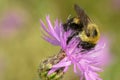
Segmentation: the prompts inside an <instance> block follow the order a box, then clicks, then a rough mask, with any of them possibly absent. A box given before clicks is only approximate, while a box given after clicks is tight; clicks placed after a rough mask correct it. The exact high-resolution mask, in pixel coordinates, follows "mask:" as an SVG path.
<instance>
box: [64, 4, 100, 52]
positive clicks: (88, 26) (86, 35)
mask: <svg viewBox="0 0 120 80" xmlns="http://www.w3.org/2000/svg"><path fill="white" fill-rule="evenodd" d="M74 9H75V11H76V13H77V17H73V18H70V19H68V20H67V22H66V23H64V24H63V28H64V31H68V30H73V33H72V34H71V35H70V36H69V37H68V39H67V42H66V43H67V44H68V43H69V41H70V40H71V39H72V38H73V37H76V36H78V37H79V38H80V40H81V41H80V43H79V44H78V47H82V48H83V49H84V50H90V49H92V48H94V47H95V45H96V44H97V42H98V40H99V37H100V32H99V29H98V26H97V25H96V24H94V23H93V22H92V21H91V20H90V18H89V17H88V16H87V14H86V13H85V11H84V10H83V9H82V8H80V7H79V6H78V5H76V4H75V5H74Z"/></svg>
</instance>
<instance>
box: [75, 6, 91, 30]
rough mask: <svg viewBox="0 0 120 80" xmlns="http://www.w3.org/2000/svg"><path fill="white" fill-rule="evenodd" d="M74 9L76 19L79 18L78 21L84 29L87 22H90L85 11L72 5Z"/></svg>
mask: <svg viewBox="0 0 120 80" xmlns="http://www.w3.org/2000/svg"><path fill="white" fill-rule="evenodd" d="M74 9H75V11H76V13H77V15H78V17H80V21H81V22H82V23H83V26H84V28H86V27H87V25H88V23H89V21H91V20H90V18H89V17H88V16H87V14H86V13H85V11H84V10H83V9H82V8H81V7H79V6H78V5H77V4H75V5H74Z"/></svg>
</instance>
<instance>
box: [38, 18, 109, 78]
mask: <svg viewBox="0 0 120 80" xmlns="http://www.w3.org/2000/svg"><path fill="white" fill-rule="evenodd" d="M46 21H47V24H48V28H47V27H46V26H45V24H44V23H43V22H42V20H40V22H41V25H42V28H43V29H44V31H45V32H46V33H47V35H45V34H44V37H43V38H44V39H45V40H46V41H48V42H49V43H51V44H53V45H56V46H60V47H61V50H62V52H64V53H65V56H64V57H62V59H61V60H59V61H58V62H57V63H56V64H54V65H52V67H51V69H49V71H48V75H50V74H52V73H54V72H55V71H57V70H60V69H61V68H63V70H62V71H63V72H66V71H67V69H68V67H69V66H70V65H74V72H75V73H76V74H77V75H79V76H80V80H84V79H85V80H102V79H101V78H100V77H99V75H98V72H101V71H103V69H102V67H103V65H104V64H105V62H107V59H108V50H106V49H105V43H106V42H105V41H104V39H101V40H100V41H99V42H98V44H97V45H96V47H95V48H94V49H91V50H89V51H85V52H81V50H82V49H81V48H78V47H77V45H78V44H79V42H80V39H79V37H74V38H72V40H71V41H70V42H69V44H66V41H67V38H68V36H70V34H71V33H72V31H70V30H69V31H67V32H64V30H63V26H62V24H61V23H58V20H56V21H55V25H54V26H52V24H51V22H50V19H49V16H47V17H46Z"/></svg>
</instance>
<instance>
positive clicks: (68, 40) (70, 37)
mask: <svg viewBox="0 0 120 80" xmlns="http://www.w3.org/2000/svg"><path fill="white" fill-rule="evenodd" d="M78 34H79V32H75V33H73V34H72V35H70V36H69V37H68V39H67V42H66V43H67V44H68V43H69V42H70V40H71V39H72V38H73V37H74V36H77V35H78Z"/></svg>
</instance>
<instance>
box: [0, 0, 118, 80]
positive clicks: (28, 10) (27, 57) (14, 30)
mask: <svg viewBox="0 0 120 80" xmlns="http://www.w3.org/2000/svg"><path fill="white" fill-rule="evenodd" d="M75 3H77V4H78V5H80V6H81V7H83V8H84V9H85V10H86V12H87V14H88V15H89V16H90V18H92V19H93V20H94V22H95V23H96V24H97V25H99V26H100V30H101V33H104V34H106V35H108V36H109V39H110V40H111V44H110V50H111V53H112V55H114V62H113V63H112V65H111V66H109V67H108V68H107V69H106V70H105V71H104V72H103V73H101V77H102V78H103V79H104V80H120V57H119V56H120V49H119V47H120V46H119V45H120V35H119V34H120V31H119V29H120V19H119V18H120V0H98V1H97V0H89V1H88V0H0V80H39V78H38V73H37V70H38V66H39V63H40V61H41V60H42V59H44V58H46V57H48V56H50V55H53V54H56V53H57V52H58V51H59V47H54V46H52V45H50V44H49V43H47V42H46V41H44V40H43V39H42V38H41V36H42V34H41V32H40V23H39V19H42V20H45V17H46V15H48V14H49V15H50V17H51V20H52V22H54V20H55V19H56V18H58V19H59V20H61V21H63V22H65V21H66V19H67V17H68V16H69V15H72V16H74V15H76V14H75V11H74V9H73V5H74V4H75ZM63 80H79V77H78V76H76V75H74V74H73V71H72V70H69V71H68V72H67V73H66V75H65V77H64V79H63Z"/></svg>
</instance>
